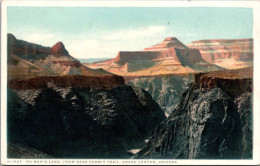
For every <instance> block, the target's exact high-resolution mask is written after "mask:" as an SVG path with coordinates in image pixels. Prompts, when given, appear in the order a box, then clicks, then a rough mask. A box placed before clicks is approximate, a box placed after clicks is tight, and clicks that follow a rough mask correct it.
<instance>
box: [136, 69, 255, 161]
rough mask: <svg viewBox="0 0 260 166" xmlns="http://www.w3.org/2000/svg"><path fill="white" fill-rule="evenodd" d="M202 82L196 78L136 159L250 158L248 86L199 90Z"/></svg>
mask: <svg viewBox="0 0 260 166" xmlns="http://www.w3.org/2000/svg"><path fill="white" fill-rule="evenodd" d="M238 72H239V71H238ZM200 77H203V75H202V76H200ZM249 77H250V76H249ZM248 79H250V78H248ZM229 80H232V79H229ZM198 81H199V82H198ZM226 82H228V79H227V80H226ZM201 83H202V82H201V81H200V79H197V80H196V81H195V83H194V84H191V85H190V87H189V89H188V90H187V91H186V92H185V93H183V96H182V99H181V101H180V103H179V104H178V106H177V107H176V109H174V110H173V112H172V114H171V115H170V116H169V118H168V119H167V120H165V121H164V122H163V123H161V124H160V125H159V126H158V127H157V128H156V130H155V131H154V132H153V133H152V135H151V137H150V140H149V142H148V143H147V144H146V146H145V147H144V148H143V149H142V150H141V151H140V152H139V153H138V154H137V155H136V156H135V157H136V158H176V159H217V158H222V159H231V158H236V159H240V158H251V157H252V122H251V120H250V119H251V116H252V107H251V104H252V101H251V89H246V90H243V89H242V90H241V89H236V92H235V93H234V91H228V93H227V92H226V91H227V89H224V88H223V87H221V88H220V87H218V86H213V87H210V88H209V87H208V88H205V89H200V88H198V87H199V86H198V85H201ZM235 83H239V82H235ZM248 84H249V85H248V86H251V85H250V84H251V83H250V82H248ZM234 86H236V85H234ZM226 88H228V87H226Z"/></svg>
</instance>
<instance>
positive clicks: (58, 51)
mask: <svg viewBox="0 0 260 166" xmlns="http://www.w3.org/2000/svg"><path fill="white" fill-rule="evenodd" d="M51 54H52V55H54V56H58V57H59V56H66V55H67V56H68V55H69V52H68V51H67V50H66V49H65V46H64V44H63V43H62V42H58V43H56V44H55V45H54V46H52V48H51Z"/></svg>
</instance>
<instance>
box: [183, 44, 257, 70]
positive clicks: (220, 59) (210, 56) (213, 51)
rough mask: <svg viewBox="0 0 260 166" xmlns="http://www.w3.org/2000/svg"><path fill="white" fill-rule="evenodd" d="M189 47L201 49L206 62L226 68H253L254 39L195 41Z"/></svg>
mask: <svg viewBox="0 0 260 166" xmlns="http://www.w3.org/2000/svg"><path fill="white" fill-rule="evenodd" d="M187 46H188V47H190V48H193V49H199V50H200V53H201V56H202V57H203V59H204V60H205V61H207V62H210V63H215V64H217V65H220V66H222V67H224V68H228V69H236V68H243V67H249V66H252V61H253V39H233V40H224V39H213V40H200V41H194V42H192V43H190V44H188V45H187ZM227 60H229V61H228V64H226V63H225V61H226V62H227ZM233 61H234V62H233ZM231 63H232V64H231ZM231 65H232V66H231Z"/></svg>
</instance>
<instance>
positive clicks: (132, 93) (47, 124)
mask: <svg viewBox="0 0 260 166" xmlns="http://www.w3.org/2000/svg"><path fill="white" fill-rule="evenodd" d="M164 119H165V116H164V113H163V111H162V110H161V109H160V107H159V106H158V104H157V103H155V102H154V101H153V100H152V98H151V96H150V95H149V94H148V93H147V92H145V91H144V90H142V89H138V88H134V87H131V86H125V85H124V86H119V87H117V88H114V89H111V90H106V89H92V88H85V87H84V88H78V87H69V86H68V87H59V86H57V85H55V84H52V83H49V84H48V87H46V88H42V89H27V90H11V89H8V120H7V122H8V143H10V144H9V145H10V146H11V147H13V144H12V143H15V144H16V145H18V146H21V147H23V148H24V149H28V151H29V152H28V153H26V154H24V156H22V155H21V154H18V153H17V152H14V151H13V150H12V148H11V149H9V151H8V156H9V157H21V156H22V157H26V156H27V154H35V155H30V157H39V155H41V154H46V155H41V157H49V156H52V157H59V158H63V157H67V158H68V157H83V158H128V157H130V154H128V152H127V151H128V150H131V149H138V148H141V147H142V146H143V145H144V143H145V139H146V138H147V137H148V135H149V134H150V133H151V131H152V130H153V129H154V128H155V126H156V125H157V124H158V123H160V122H161V121H162V120H164ZM30 149H34V150H33V151H31V150H30ZM30 151H31V152H30ZM35 151H36V152H40V153H36V152H35Z"/></svg>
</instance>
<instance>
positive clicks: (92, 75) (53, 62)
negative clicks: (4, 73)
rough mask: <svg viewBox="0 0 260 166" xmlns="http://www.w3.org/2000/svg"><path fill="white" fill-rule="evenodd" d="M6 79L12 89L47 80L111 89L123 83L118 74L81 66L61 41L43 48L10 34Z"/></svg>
mask: <svg viewBox="0 0 260 166" xmlns="http://www.w3.org/2000/svg"><path fill="white" fill-rule="evenodd" d="M73 76H75V77H73ZM79 80H81V81H82V82H80V81H79ZM8 81H9V85H10V86H11V87H12V88H15V89H17V88H18V89H24V88H26V87H27V88H42V87H46V86H47V83H48V82H50V81H52V82H55V83H57V84H59V86H62V85H61V84H63V86H68V85H73V86H76V87H82V86H85V87H100V88H105V87H108V88H113V87H116V86H118V85H124V80H123V78H122V77H120V76H117V75H114V74H112V73H109V72H107V71H105V70H102V69H97V70H95V69H90V68H88V67H86V66H84V65H82V64H81V63H80V62H79V61H78V60H76V59H75V58H73V57H72V56H71V55H69V52H68V51H67V50H66V48H65V46H64V44H63V43H62V42H58V43H57V44H55V45H54V46H53V47H44V46H41V45H37V44H34V43H29V42H26V41H23V40H18V39H16V38H15V37H14V36H13V35H12V34H8ZM83 82H84V83H83ZM77 84H78V85H77Z"/></svg>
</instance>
